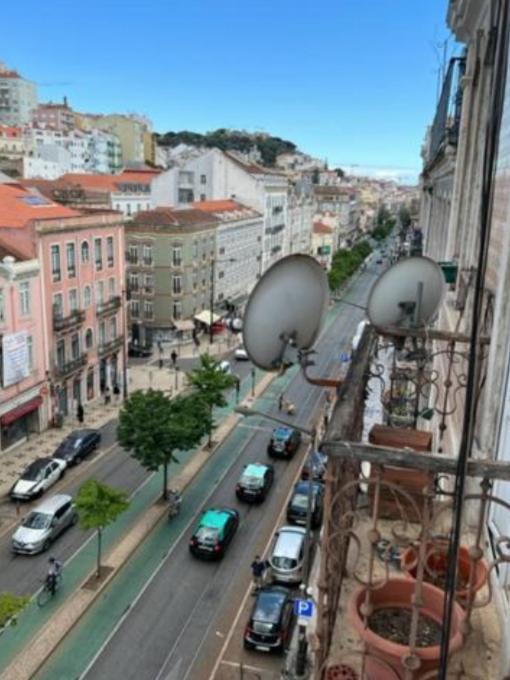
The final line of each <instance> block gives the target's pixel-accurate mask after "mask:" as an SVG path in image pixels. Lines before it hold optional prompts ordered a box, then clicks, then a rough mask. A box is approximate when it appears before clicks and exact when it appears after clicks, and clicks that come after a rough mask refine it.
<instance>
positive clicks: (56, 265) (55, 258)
mask: <svg viewBox="0 0 510 680" xmlns="http://www.w3.org/2000/svg"><path fill="white" fill-rule="evenodd" d="M51 277H52V279H53V281H60V279H61V277H62V275H61V272H60V246H51Z"/></svg>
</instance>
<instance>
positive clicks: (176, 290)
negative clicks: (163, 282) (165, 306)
mask: <svg viewBox="0 0 510 680" xmlns="http://www.w3.org/2000/svg"><path fill="white" fill-rule="evenodd" d="M172 292H173V294H174V295H180V294H181V293H182V276H175V275H173V276H172Z"/></svg>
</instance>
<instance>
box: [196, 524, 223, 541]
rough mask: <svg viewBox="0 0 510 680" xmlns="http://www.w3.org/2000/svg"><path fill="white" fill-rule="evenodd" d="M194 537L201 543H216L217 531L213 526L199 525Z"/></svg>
mask: <svg viewBox="0 0 510 680" xmlns="http://www.w3.org/2000/svg"><path fill="white" fill-rule="evenodd" d="M195 537H196V538H197V540H199V541H200V542H201V543H217V541H218V537H219V531H218V529H216V528H214V527H199V528H198V531H197V533H196V534H195Z"/></svg>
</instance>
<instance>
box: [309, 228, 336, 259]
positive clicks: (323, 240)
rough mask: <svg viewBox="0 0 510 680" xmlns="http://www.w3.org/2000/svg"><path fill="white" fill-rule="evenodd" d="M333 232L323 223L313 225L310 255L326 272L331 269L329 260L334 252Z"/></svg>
mask: <svg viewBox="0 0 510 680" xmlns="http://www.w3.org/2000/svg"><path fill="white" fill-rule="evenodd" d="M335 250H336V248H335V231H334V229H333V227H328V225H327V224H324V223H323V222H314V223H313V235H312V255H313V256H314V257H315V259H316V260H317V262H319V264H320V265H321V267H323V268H324V269H327V270H328V271H329V270H330V269H331V260H332V257H333V253H334V252H335Z"/></svg>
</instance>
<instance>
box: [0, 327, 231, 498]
mask: <svg viewBox="0 0 510 680" xmlns="http://www.w3.org/2000/svg"><path fill="white" fill-rule="evenodd" d="M229 340H230V338H229ZM232 340H236V338H232ZM234 347H235V345H233V344H232V345H230V344H229V343H228V341H227V339H226V338H225V339H223V338H219V339H215V342H214V343H213V344H212V345H210V344H209V343H206V342H205V341H202V342H201V344H200V347H199V348H196V347H195V345H193V344H192V343H189V344H188V345H182V346H181V347H180V348H179V358H180V359H189V358H196V357H197V356H198V355H199V353H200V354H205V353H209V354H212V355H213V356H218V357H221V356H223V355H224V354H226V353H228V352H230V351H231V350H232V349H234ZM170 351H171V348H170V349H168V348H164V351H163V359H164V361H165V367H164V368H163V369H159V368H158V360H159V353H158V351H157V348H156V351H155V353H154V355H153V357H152V358H151V360H150V362H149V363H148V364H141V365H136V366H128V394H129V393H130V392H134V391H135V390H147V389H149V388H152V389H155V390H163V391H165V392H169V393H170V396H172V395H175V394H178V393H179V392H180V391H181V390H182V389H183V387H184V385H185V382H186V375H185V371H175V370H174V369H170V368H169V363H170V358H169V352H170ZM177 365H178V362H177ZM121 406H122V400H121V399H119V400H118V402H116V401H115V397H114V396H112V401H111V403H110V404H109V405H108V406H106V405H105V403H104V399H103V398H102V397H100V398H98V399H95V400H94V401H92V402H88V403H86V404H84V410H85V420H84V423H83V425H81V426H80V424H79V423H78V420H77V418H76V416H75V414H72V415H69V416H67V417H66V418H65V420H64V425H63V427H61V428H50V429H48V430H45V431H44V432H41V433H40V434H34V435H31V436H30V437H29V439H28V440H27V441H25V442H23V443H21V444H19V445H18V446H14V447H13V448H11V449H10V450H8V451H6V452H0V460H1V465H0V501H1V500H2V499H5V498H6V497H7V496H8V494H9V491H10V489H11V487H12V485H13V484H14V482H15V481H16V480H17V479H18V478H19V475H20V474H21V472H23V470H24V469H25V468H26V467H27V466H28V465H29V464H30V463H31V462H32V461H34V460H35V459H36V458H41V457H47V456H52V455H53V453H54V451H55V449H56V448H57V446H58V444H60V442H61V441H62V440H63V439H64V438H65V437H66V436H67V435H68V434H69V433H70V432H72V431H73V430H76V429H80V427H92V428H95V429H99V428H101V427H104V426H105V425H106V424H107V423H108V422H110V421H111V420H114V419H116V418H117V416H118V413H119V409H120V407H121Z"/></svg>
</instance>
